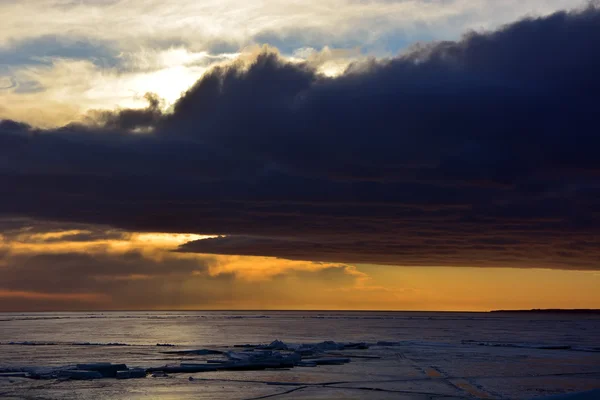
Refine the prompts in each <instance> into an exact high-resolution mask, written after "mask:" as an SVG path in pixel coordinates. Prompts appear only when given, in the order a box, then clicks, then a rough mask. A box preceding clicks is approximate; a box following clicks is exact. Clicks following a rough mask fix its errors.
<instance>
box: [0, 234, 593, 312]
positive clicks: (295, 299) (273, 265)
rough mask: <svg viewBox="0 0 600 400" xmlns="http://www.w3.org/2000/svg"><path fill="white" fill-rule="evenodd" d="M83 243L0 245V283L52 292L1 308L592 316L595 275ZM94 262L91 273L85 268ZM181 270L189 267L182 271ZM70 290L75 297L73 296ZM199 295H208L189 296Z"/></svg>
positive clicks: (143, 243)
mask: <svg viewBox="0 0 600 400" xmlns="http://www.w3.org/2000/svg"><path fill="white" fill-rule="evenodd" d="M90 233H92V232H91V231H90V230H85V229H71V230H65V231H52V232H35V233H27V232H26V231H24V232H20V233H18V234H15V235H13V236H11V237H4V238H3V239H2V241H1V242H0V250H1V251H4V252H5V254H7V255H6V256H4V257H3V259H2V263H1V264H0V278H2V277H4V278H5V279H13V278H10V277H9V275H10V274H12V273H16V274H21V275H23V276H27V274H31V273H38V274H39V273H42V274H44V273H45V274H47V275H48V279H49V280H53V281H54V283H55V284H56V285H58V286H55V287H54V288H52V289H51V290H48V291H46V292H45V291H43V290H42V288H37V289H35V290H32V289H31V288H30V289H27V279H24V280H23V282H22V283H21V285H24V287H22V288H15V289H12V290H7V289H2V290H0V298H1V299H3V300H2V302H1V303H2V307H0V308H1V309H2V310H12V309H28V307H34V308H35V307H40V306H42V305H43V308H44V309H53V308H57V309H64V308H67V309H130V308H142V309H170V308H174V307H175V308H182V309H231V308H234V309H256V308H260V309H367V310H369V309H376V310H470V311H486V310H491V309H523V308H594V307H600V293H599V292H598V290H597V289H598V287H599V285H600V274H599V273H598V272H595V271H563V270H542V269H509V268H460V267H452V268H448V267H445V268H444V267H427V268H415V267H399V266H377V265H342V264H332V263H314V262H305V261H290V260H282V259H277V258H269V257H242V256H215V255H202V254H190V253H176V252H173V251H172V250H174V249H175V248H176V247H177V246H178V245H180V244H183V243H185V242H186V241H189V240H198V239H202V238H205V237H207V236H202V235H190V234H172V233H138V232H123V231H119V235H118V237H115V231H108V232H106V234H107V236H110V238H106V239H100V238H98V239H96V240H90V241H73V240H70V238H72V237H74V235H81V234H90ZM111 233H112V235H111ZM78 254H79V255H85V256H86V257H89V258H82V259H78V260H79V261H77V263H78V264H77V265H76V268H73V269H69V272H68V273H69V274H78V276H75V277H74V276H70V277H68V280H69V282H70V280H71V279H75V280H76V281H75V287H73V288H71V289H70V290H69V291H65V292H63V291H61V290H60V284H61V282H62V280H63V277H61V276H60V274H61V273H64V271H63V270H61V268H62V266H61V265H60V264H58V263H61V262H62V263H64V262H68V260H69V259H70V258H73V257H75V258H76V257H77V255H78ZM132 254H137V255H138V256H139V257H140V258H139V259H136V260H135V262H134V263H133V264H131V263H125V264H123V266H122V267H119V269H113V268H112V267H111V263H117V260H118V259H119V258H127V257H131V255H132ZM47 255H54V256H61V255H62V256H64V258H61V259H60V260H61V261H57V260H56V259H53V258H49V259H48V260H46V261H44V262H43V263H42V265H40V266H36V267H35V268H36V269H35V270H33V269H31V270H30V268H33V267H32V264H33V260H35V259H36V258H39V257H43V256H47ZM76 259H77V258H76ZM94 259H96V260H101V262H100V264H97V263H96V262H93V263H92V262H91V260H94ZM86 262H87V263H89V265H86ZM181 262H190V263H191V266H186V267H183V268H182V267H181V266H180V264H179V263H181ZM137 263H140V264H143V265H144V268H142V269H140V268H138V267H137ZM148 264H152V265H153V266H148ZM127 268H131V270H127ZM61 271H62V272H61ZM111 271H114V272H111ZM65 280H67V278H66V277H65ZM77 280H81V282H82V290H77ZM84 281H85V282H87V283H85V282H84ZM49 289H50V288H49ZM57 289H58V290H57ZM148 290H158V291H159V292H162V293H163V294H165V295H166V294H169V293H171V294H170V295H168V296H171V295H172V292H177V300H176V301H177V303H176V304H174V303H173V299H172V298H168V297H167V299H168V301H165V302H164V303H163V302H161V295H160V294H159V295H158V296H151V295H150V296H148V293H147V291H148ZM202 293H203V294H210V295H209V296H202V295H201V296H198V295H199V294H202ZM198 297H200V299H199V298H198ZM153 300H157V301H153Z"/></svg>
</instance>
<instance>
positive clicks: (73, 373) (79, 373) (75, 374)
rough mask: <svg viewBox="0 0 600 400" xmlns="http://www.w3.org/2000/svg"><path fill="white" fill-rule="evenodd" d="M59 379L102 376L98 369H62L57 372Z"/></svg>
mask: <svg viewBox="0 0 600 400" xmlns="http://www.w3.org/2000/svg"><path fill="white" fill-rule="evenodd" d="M58 378H59V379H72V380H88V379H102V378H103V376H102V374H101V373H100V372H98V371H85V370H79V369H71V370H62V371H60V372H59V373H58Z"/></svg>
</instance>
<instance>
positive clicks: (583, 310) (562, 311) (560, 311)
mask: <svg viewBox="0 0 600 400" xmlns="http://www.w3.org/2000/svg"><path fill="white" fill-rule="evenodd" d="M490 312H492V313H545V314H600V309H593V308H577V309H563V308H544V309H542V308H532V309H530V310H492V311H490Z"/></svg>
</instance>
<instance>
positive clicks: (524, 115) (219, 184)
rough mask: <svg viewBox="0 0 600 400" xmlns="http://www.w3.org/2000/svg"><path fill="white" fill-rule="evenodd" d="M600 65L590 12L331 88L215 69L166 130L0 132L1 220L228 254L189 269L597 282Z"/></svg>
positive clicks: (166, 120)
mask: <svg viewBox="0 0 600 400" xmlns="http://www.w3.org/2000/svg"><path fill="white" fill-rule="evenodd" d="M598 48H600V11H599V10H598V9H596V8H589V9H587V10H585V11H581V12H576V13H557V14H554V15H552V16H549V17H545V18H539V19H529V20H523V21H520V22H517V23H515V24H512V25H509V26H507V27H505V28H503V29H501V30H499V31H496V32H493V33H489V34H475V33H473V34H470V35H468V36H466V37H465V38H464V39H463V40H461V41H460V42H443V43H435V44H431V45H428V46H424V47H422V48H420V49H417V50H415V51H413V52H411V53H410V54H407V55H405V56H402V57H398V58H394V59H390V60H387V61H373V62H372V63H370V64H364V63H362V64H357V65H354V66H352V67H350V68H349V69H348V71H347V72H346V73H345V74H344V75H343V76H340V77H337V78H325V77H323V76H320V75H318V74H317V73H316V72H315V71H314V70H312V69H311V68H309V67H308V66H306V65H302V64H290V63H286V62H285V61H282V60H281V59H279V58H278V57H277V56H275V55H273V54H269V53H265V54H262V55H261V56H259V57H258V59H257V60H256V62H254V63H253V64H252V66H251V67H250V68H249V69H247V70H245V69H243V68H241V67H235V66H232V67H227V68H220V69H215V70H214V71H213V72H212V73H210V74H208V75H206V76H205V77H204V78H203V79H201V80H200V81H199V82H198V83H197V84H196V85H195V86H194V87H193V88H192V89H190V90H189V91H188V92H187V93H186V94H185V95H184V96H183V97H182V98H181V99H180V100H179V101H178V103H177V104H176V105H175V108H174V112H173V113H172V114H169V115H164V114H162V113H161V112H160V111H159V110H158V109H157V108H156V105H155V103H153V104H154V105H153V106H151V107H150V108H148V109H146V110H142V111H134V110H125V111H121V112H116V113H113V114H108V115H105V116H104V118H103V119H102V121H103V125H102V126H101V127H96V128H89V127H88V128H86V127H82V126H68V127H65V128H63V129H59V130H54V131H39V130H33V129H30V128H29V127H28V126H26V125H22V124H18V123H15V122H12V121H5V122H3V123H2V124H1V125H0V144H1V146H0V155H1V158H0V185H1V186H0V187H2V196H1V198H0V210H2V212H3V213H4V214H9V215H14V214H20V215H25V216H29V217H35V218H48V219H58V220H71V221H78V222H87V223H105V224H111V225H114V226H118V227H123V228H126V229H135V230H155V231H173V232H198V233H206V234H209V233H210V234H212V233H216V234H228V235H233V236H231V237H228V238H220V239H213V240H208V241H200V242H197V243H191V244H188V245H186V246H184V248H183V249H182V250H184V251H197V252H209V253H222V254H260V255H273V256H279V257H283V258H295V259H307V260H322V261H335V262H371V263H385V264H401V265H455V266H469V265H473V266H514V267H549V268H567V269H569V268H574V269H598V268H600V265H599V264H598V261H597V260H598V259H600V250H599V244H600V243H599V242H598V237H599V234H600V217H599V213H600V200H599V199H600V161H599V160H600V158H598V157H597V154H596V152H597V149H598V145H600V138H599V135H598V128H597V126H598V122H597V108H598V104H597V103H598V102H597V98H596V97H597V96H596V93H597V92H598V89H600V76H599V75H598V73H597V71H599V70H600V53H598V51H597V49H598ZM146 127H151V128H153V129H154V133H152V134H139V133H132V130H135V129H136V128H146Z"/></svg>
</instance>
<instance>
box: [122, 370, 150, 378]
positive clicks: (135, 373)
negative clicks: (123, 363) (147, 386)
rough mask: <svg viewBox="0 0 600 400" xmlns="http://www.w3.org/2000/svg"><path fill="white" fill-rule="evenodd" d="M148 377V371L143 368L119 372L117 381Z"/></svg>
mask: <svg viewBox="0 0 600 400" xmlns="http://www.w3.org/2000/svg"><path fill="white" fill-rule="evenodd" d="M145 377H146V370H145V369H142V368H132V369H129V370H127V371H117V379H139V378H145Z"/></svg>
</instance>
